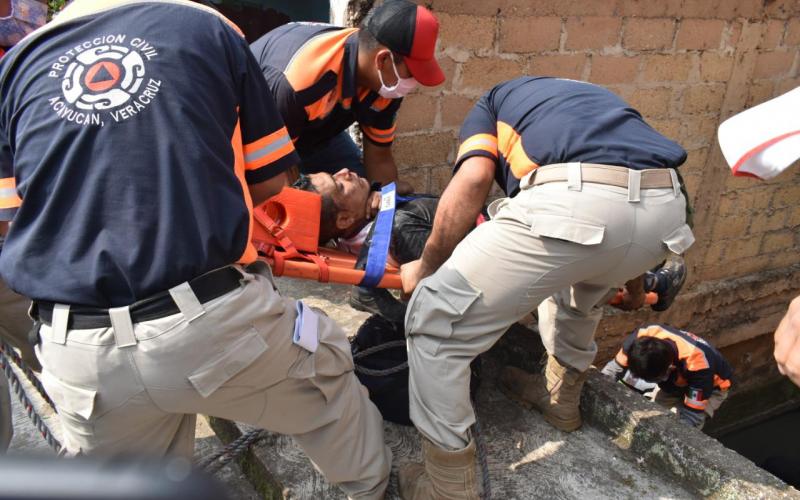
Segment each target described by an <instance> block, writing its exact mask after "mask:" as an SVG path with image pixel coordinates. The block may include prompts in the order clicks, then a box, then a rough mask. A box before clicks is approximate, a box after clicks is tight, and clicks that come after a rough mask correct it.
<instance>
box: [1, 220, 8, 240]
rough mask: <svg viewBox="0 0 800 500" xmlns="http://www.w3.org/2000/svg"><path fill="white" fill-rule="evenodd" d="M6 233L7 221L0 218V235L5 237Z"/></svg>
mask: <svg viewBox="0 0 800 500" xmlns="http://www.w3.org/2000/svg"><path fill="white" fill-rule="evenodd" d="M6 234H8V221H5V220H0V237H5V236H6Z"/></svg>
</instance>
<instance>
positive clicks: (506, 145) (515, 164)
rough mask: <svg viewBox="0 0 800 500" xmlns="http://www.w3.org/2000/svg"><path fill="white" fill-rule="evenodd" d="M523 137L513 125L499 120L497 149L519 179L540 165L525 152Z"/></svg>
mask: <svg viewBox="0 0 800 500" xmlns="http://www.w3.org/2000/svg"><path fill="white" fill-rule="evenodd" d="M521 139H522V138H521V137H520V136H519V134H518V133H517V131H516V130H514V128H513V127H512V126H511V125H509V124H507V123H504V122H497V150H498V151H499V152H500V154H501V155H503V157H504V158H505V159H506V161H507V162H508V164H509V167H510V168H511V173H512V174H514V177H516V178H517V179H522V178H523V177H525V175H526V174H528V173H530V172H531V171H532V170H533V169H535V168H537V167H538V166H539V165H537V164H536V163H535V162H534V161H532V160H531V159H530V157H528V154H527V153H525V150H524V149H523V148H522V140H521Z"/></svg>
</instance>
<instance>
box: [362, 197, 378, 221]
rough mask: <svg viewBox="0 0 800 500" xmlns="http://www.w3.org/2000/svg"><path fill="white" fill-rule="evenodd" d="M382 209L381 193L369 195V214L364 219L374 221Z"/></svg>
mask: <svg viewBox="0 0 800 500" xmlns="http://www.w3.org/2000/svg"><path fill="white" fill-rule="evenodd" d="M380 209H381V193H380V191H373V192H371V193H370V194H369V198H367V212H366V213H365V214H364V217H366V218H367V220H372V219H374V218H375V216H376V215H377V214H378V212H379V211H380Z"/></svg>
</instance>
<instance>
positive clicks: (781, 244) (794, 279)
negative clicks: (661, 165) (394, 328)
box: [396, 0, 800, 368]
mask: <svg viewBox="0 0 800 500" xmlns="http://www.w3.org/2000/svg"><path fill="white" fill-rule="evenodd" d="M420 3H422V4H424V5H426V6H428V7H429V8H431V9H432V10H433V11H434V12H435V14H436V15H437V17H438V18H439V21H440V23H441V32H440V34H441V36H440V42H439V46H438V54H439V59H440V62H441V64H442V66H443V68H444V71H445V73H446V75H447V81H446V82H445V83H444V84H443V85H441V86H439V87H436V88H433V89H421V90H420V91H419V92H417V93H416V94H414V95H412V96H410V97H408V99H407V100H406V102H405V104H404V105H403V107H402V109H401V112H400V116H399V123H398V130H399V136H398V139H397V142H396V156H397V159H398V161H399V166H400V169H401V173H402V175H403V176H405V177H406V178H407V179H409V180H410V181H412V182H413V183H414V184H415V185H416V186H417V188H418V189H420V190H427V191H432V192H440V191H441V190H442V189H443V188H444V186H445V185H446V184H447V182H448V180H449V178H450V168H451V164H452V161H453V160H454V156H455V153H456V150H457V137H458V129H459V126H460V124H461V121H462V120H463V118H464V116H465V115H466V113H467V112H468V110H469V109H470V107H471V106H472V104H473V103H474V102H475V100H476V99H477V98H478V97H479V96H480V95H482V94H483V93H484V92H485V91H486V90H488V89H489V88H491V87H492V86H493V85H494V84H496V83H498V82H500V81H503V80H507V79H510V78H514V77H516V76H519V75H525V74H528V75H550V76H561V77H567V78H576V79H582V80H588V81H590V82H594V83H598V84H601V85H604V86H606V87H608V88H609V89H611V90H612V91H614V92H616V93H617V94H619V95H620V96H622V97H623V98H624V99H626V100H627V101H628V102H630V103H631V104H632V105H633V106H634V107H635V108H637V109H638V110H639V111H641V112H642V114H643V115H644V117H645V118H646V119H647V121H648V122H649V123H650V124H651V125H652V126H653V127H655V128H656V129H657V130H659V131H660V132H662V133H663V134H664V135H666V136H668V137H670V138H672V139H674V140H676V141H677V142H679V143H680V144H681V145H682V146H683V147H684V148H685V149H686V150H687V151H688V153H689V156H688V160H687V162H686V164H685V165H684V166H683V167H682V169H681V171H682V173H683V175H684V177H685V179H686V182H687V186H688V189H689V192H690V195H691V196H692V198H693V204H694V205H695V208H696V210H697V216H696V227H695V234H696V236H697V240H698V241H697V243H696V244H695V245H694V247H693V248H692V249H691V250H690V251H689V252H688V255H687V259H688V262H689V265H690V269H691V275H690V281H689V283H687V288H686V293H685V294H684V296H683V297H682V298H681V300H679V302H678V303H677V304H676V305H675V306H673V309H672V310H671V311H668V312H667V313H665V314H662V315H660V316H659V315H655V314H652V313H637V314H615V315H611V316H609V317H607V318H606V320H604V323H603V324H602V325H601V330H600V333H599V336H598V338H599V340H600V344H601V356H600V357H601V358H602V357H604V356H608V355H609V353H610V352H611V349H612V348H613V347H614V346H615V345H616V343H617V342H618V337H619V335H621V334H622V333H623V332H624V331H626V330H629V329H630V328H632V327H633V326H634V325H635V324H636V323H637V322H640V321H650V320H659V321H669V322H671V323H673V324H675V325H676V326H680V327H687V328H690V329H695V330H697V333H699V334H701V335H709V336H712V337H714V339H715V341H717V342H718V343H720V344H721V345H734V344H736V343H739V342H744V341H747V340H748V339H752V338H755V337H758V336H765V335H768V334H770V333H771V332H772V331H773V330H774V328H775V326H776V325H777V321H778V319H779V318H780V312H781V311H782V310H785V308H786V305H787V304H788V302H789V299H790V297H792V296H793V295H796V294H798V293H800V274H798V271H797V268H798V266H800V201H799V200H800V166H795V167H794V168H791V169H790V170H789V171H787V172H785V173H784V174H782V175H781V176H779V177H778V178H777V179H775V180H773V181H770V182H761V181H756V180H753V179H746V178H734V177H733V176H731V174H730V169H729V168H728V166H727V165H726V164H725V162H724V159H723V158H722V154H721V152H720V151H719V149H718V147H717V143H716V129H717V126H718V124H719V123H720V122H721V121H722V120H723V119H725V118H726V117H728V116H731V115H732V114H735V113H736V112H739V111H741V110H743V109H745V108H746V107H749V106H753V105H755V104H758V103H760V102H763V101H765V100H767V99H769V98H771V97H772V96H775V95H779V94H781V93H784V92H786V91H788V90H790V89H792V88H794V87H796V86H798V85H800V1H798V0H591V1H583V0H430V1H426V2H420ZM798 112H800V110H799V111H798ZM494 193H495V195H497V194H499V191H497V190H495V192H494ZM753 287H755V288H756V289H757V291H754V290H751V288H753ZM725 294H736V297H737V298H736V300H728V299H729V298H730V297H725ZM722 325H724V327H725V328H722ZM768 341H769V340H768V338H767V337H766V336H765V337H764V338H763V339H762V343H766V342H768ZM764 352H766V350H764ZM762 358H763V356H762ZM750 361H751V365H752V360H750ZM756 361H759V360H756ZM760 361H761V362H762V363H764V364H767V361H769V360H766V359H761V360H760ZM734 362H735V364H736V363H737V361H734ZM740 364H741V363H740ZM743 368H744V366H743Z"/></svg>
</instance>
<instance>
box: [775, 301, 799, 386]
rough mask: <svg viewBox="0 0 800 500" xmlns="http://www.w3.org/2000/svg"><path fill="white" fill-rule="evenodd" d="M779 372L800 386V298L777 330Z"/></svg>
mask: <svg viewBox="0 0 800 500" xmlns="http://www.w3.org/2000/svg"><path fill="white" fill-rule="evenodd" d="M775 361H777V362H778V370H780V372H781V373H782V374H784V375H786V376H787V377H789V379H790V380H791V381H792V382H794V383H795V385H797V386H800V296H798V297H795V299H794V300H793V301H792V303H791V304H789V310H788V311H786V316H784V317H783V319H782V320H781V322H780V324H779V325H778V329H777V330H775Z"/></svg>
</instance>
